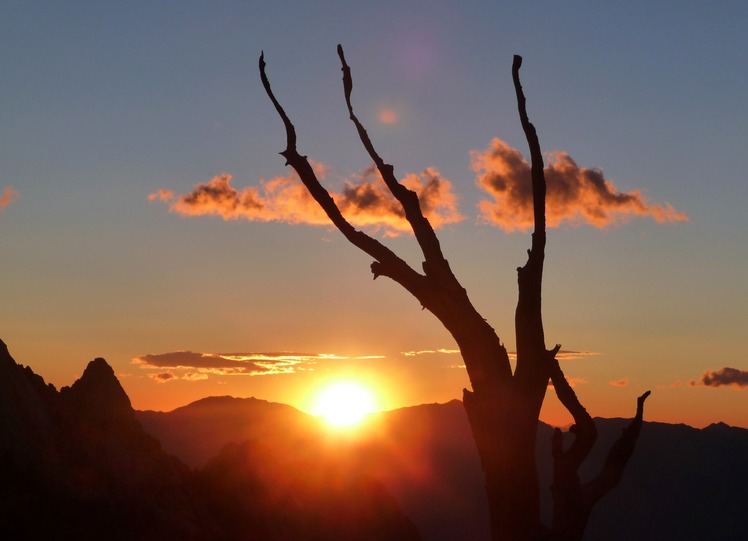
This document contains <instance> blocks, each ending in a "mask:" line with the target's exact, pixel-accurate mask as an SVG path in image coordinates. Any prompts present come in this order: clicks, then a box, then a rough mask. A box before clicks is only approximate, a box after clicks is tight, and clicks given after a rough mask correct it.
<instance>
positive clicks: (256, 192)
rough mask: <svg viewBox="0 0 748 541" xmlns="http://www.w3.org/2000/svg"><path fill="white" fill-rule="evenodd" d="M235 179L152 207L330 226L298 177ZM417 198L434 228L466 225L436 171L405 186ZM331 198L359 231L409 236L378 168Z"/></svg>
mask: <svg viewBox="0 0 748 541" xmlns="http://www.w3.org/2000/svg"><path fill="white" fill-rule="evenodd" d="M313 166H314V169H315V172H316V173H317V176H318V177H319V178H321V179H323V178H325V176H326V175H327V171H328V168H327V167H326V166H324V165H323V164H318V163H314V164H313ZM231 181H232V176H231V175H229V174H222V175H220V176H217V177H214V178H213V179H212V180H210V181H208V182H206V183H202V184H198V185H197V186H195V188H194V189H193V190H192V191H191V192H188V193H186V194H182V195H176V194H175V193H174V192H172V191H170V190H158V191H156V192H154V193H152V194H150V195H149V196H148V199H149V201H152V202H153V201H161V202H168V203H169V210H170V211H172V212H176V213H178V214H181V215H183V216H204V215H216V216H220V217H222V218H223V219H224V220H237V219H245V220H250V221H261V222H270V221H278V222H286V223H293V224H308V225H330V221H329V219H328V218H327V216H326V215H325V213H324V212H323V211H322V209H321V208H320V207H319V205H318V204H317V203H316V201H314V199H313V198H312V196H311V195H310V194H309V192H308V191H307V189H306V187H305V186H304V185H303V184H302V183H301V181H300V180H299V178H298V177H297V176H296V174H295V172H292V173H291V175H289V176H281V177H277V178H274V179H271V180H261V181H260V183H259V185H257V186H248V187H246V188H243V189H241V190H238V189H236V188H234V187H233V186H232V185H231ZM401 182H402V183H403V184H404V185H405V186H407V187H408V188H410V189H411V190H413V191H415V192H416V193H417V194H418V199H419V201H420V203H421V208H422V209H423V212H424V214H425V215H426V217H427V218H428V219H429V221H430V222H431V224H432V225H433V226H434V227H435V228H439V227H441V226H443V225H446V224H449V223H455V222H459V221H461V220H463V219H464V218H463V216H462V215H461V214H460V213H459V211H458V210H457V196H456V195H455V194H454V192H453V191H452V183H451V182H450V181H449V180H447V179H445V178H444V177H442V176H441V174H440V173H439V171H437V170H436V169H434V168H427V169H425V170H424V171H422V172H421V173H420V174H418V175H416V174H409V175H407V176H405V178H403V179H402V181H401ZM331 195H332V197H333V199H335V202H336V203H337V205H338V207H339V208H340V210H341V211H342V212H343V214H344V215H345V216H346V218H347V219H348V220H349V221H350V222H351V223H352V224H353V225H354V226H356V227H368V228H371V229H373V230H375V231H381V232H383V233H384V234H385V235H389V236H396V235H399V234H401V233H404V232H407V231H410V227H409V225H408V223H407V221H406V220H405V216H404V213H403V210H402V208H401V207H400V204H399V203H398V202H397V200H395V198H394V197H393V196H392V194H391V193H390V192H389V190H388V189H387V187H386V186H385V185H384V182H383V181H382V180H381V178H380V175H379V172H378V171H377V170H376V168H374V167H373V166H372V167H369V168H367V169H365V170H364V171H361V172H360V173H357V174H355V175H352V176H351V177H350V178H348V179H345V181H344V186H343V189H342V190H340V191H338V192H335V191H331Z"/></svg>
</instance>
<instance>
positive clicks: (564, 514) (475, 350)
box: [259, 46, 649, 541]
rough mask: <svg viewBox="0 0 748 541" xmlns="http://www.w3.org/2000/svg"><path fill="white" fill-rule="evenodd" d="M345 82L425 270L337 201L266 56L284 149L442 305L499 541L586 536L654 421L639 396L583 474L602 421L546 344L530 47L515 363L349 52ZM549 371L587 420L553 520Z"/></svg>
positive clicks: (324, 201)
mask: <svg viewBox="0 0 748 541" xmlns="http://www.w3.org/2000/svg"><path fill="white" fill-rule="evenodd" d="M338 56H339V57H340V62H341V64H342V71H343V89H344V94H345V102H346V106H347V107H348V113H349V115H350V119H351V120H352V121H353V124H354V125H355V127H356V130H357V131H358V135H359V138H360V139H361V143H362V144H363V145H364V147H365V148H366V151H367V152H368V153H369V156H370V157H371V159H372V160H373V161H374V163H375V164H376V167H377V169H378V170H379V173H380V175H381V177H382V179H384V182H385V184H386V185H387V188H388V189H389V190H390V192H391V193H392V195H393V196H394V197H395V198H396V199H397V200H398V202H399V203H400V205H401V206H402V209H403V211H404V214H405V217H406V219H407V220H408V222H409V224H410V227H411V228H412V230H413V234H414V236H415V239H416V241H417V242H418V244H419V246H420V248H421V251H422V253H423V258H424V261H423V264H422V272H418V271H416V270H415V269H413V268H412V267H410V266H409V265H408V264H407V263H406V262H405V261H404V260H402V259H401V258H400V257H398V256H397V255H396V254H395V253H394V252H393V251H391V250H390V249H389V248H387V247H386V246H385V245H384V244H382V243H381V242H379V241H378V240H376V239H374V238H373V237H371V236H369V235H367V234H366V233H364V232H362V231H359V230H357V229H355V228H354V227H353V226H352V225H351V224H350V223H349V222H348V221H347V220H346V218H345V217H344V216H343V215H342V213H341V212H340V209H339V208H338V207H337V205H336V204H335V201H334V200H333V198H332V197H331V196H330V194H329V193H328V192H327V190H326V189H325V188H324V187H323V186H322V185H321V184H320V182H319V181H318V179H317V177H316V175H315V173H314V170H313V168H312V166H311V165H310V163H309V161H308V160H307V158H306V157H305V156H302V155H300V154H299V152H298V151H297V148H296V130H295V128H294V125H293V124H292V123H291V120H290V119H289V117H288V115H287V114H286V112H285V111H284V109H283V107H282V106H281V105H280V103H279V102H278V100H277V99H276V97H275V95H274V94H273V91H272V89H271V87H270V82H269V80H268V78H267V75H266V73H265V60H264V54H263V55H261V56H260V66H259V67H260V76H261V79H262V84H263V86H264V88H265V91H266V92H267V95H268V97H269V98H270V100H271V101H272V102H273V105H274V106H275V109H276V111H277V112H278V114H279V115H280V117H281V119H282V121H283V124H284V126H285V131H286V149H285V150H284V151H283V152H281V155H282V156H283V157H284V158H285V159H286V165H290V166H291V167H293V168H294V170H295V171H296V173H297V174H298V176H299V178H300V179H301V181H302V182H303V183H304V185H305V186H306V187H307V189H308V190H309V192H310V193H311V195H312V196H313V197H314V199H315V200H316V201H317V203H318V204H319V205H320V207H321V208H322V209H323V210H324V211H325V213H326V214H327V216H328V217H329V219H330V221H331V222H332V223H333V224H334V225H335V227H337V228H338V229H339V230H340V232H341V233H342V234H343V235H344V236H345V238H346V239H347V240H348V241H349V242H350V243H351V244H353V245H354V246H356V247H358V248H359V249H360V250H362V251H364V252H365V253H366V254H368V255H369V256H371V257H372V258H373V259H374V262H373V263H372V264H371V272H372V274H373V275H374V278H375V279H376V278H377V277H379V276H386V277H387V278H390V279H391V280H394V281H395V282H397V283H398V284H400V285H401V286H402V287H403V288H405V289H406V290H407V291H408V292H409V293H410V294H411V295H413V296H414V297H415V298H416V299H417V300H418V301H419V302H420V303H421V305H422V306H423V308H425V309H427V310H429V311H430V312H431V313H432V314H434V315H435V316H436V317H437V318H438V319H439V321H440V322H441V323H442V324H443V325H444V327H445V328H446V329H447V330H448V331H449V332H450V333H451V335H452V336H453V337H454V339H455V341H456V342H457V345H458V347H459V349H460V352H461V354H462V358H463V359H464V362H465V366H466V368H467V373H468V376H469V378H470V385H471V387H472V390H468V389H464V390H463V402H464V405H465V410H466V412H467V416H468V420H469V422H470V426H471V428H472V432H473V436H474V439H475V443H476V446H477V449H478V453H479V455H480V459H481V463H482V466H483V471H484V474H485V482H486V495H487V497H488V502H489V509H490V518H491V538H492V540H493V541H500V540H501V541H529V540H533V541H535V540H564V541H566V540H578V539H581V537H582V535H583V532H584V528H585V525H586V522H587V518H588V516H589V513H590V511H591V509H592V506H593V505H594V504H595V502H596V501H597V500H599V498H600V497H602V495H603V494H605V493H607V492H608V491H609V490H610V489H611V488H613V487H614V486H615V485H616V484H617V483H618V481H619V479H620V476H621V473H622V471H623V469H624V467H625V465H626V462H627V461H628V458H629V457H630V455H631V452H632V451H633V447H634V444H635V442H636V439H637V436H638V433H639V429H640V427H641V424H642V410H643V404H644V400H645V399H646V397H647V396H648V394H649V393H646V394H644V395H642V396H641V397H640V398H639V401H638V408H637V413H636V417H635V418H634V420H633V421H632V422H631V424H630V425H629V427H628V428H627V429H626V430H624V432H623V434H622V435H621V437H620V439H619V440H618V442H617V443H616V444H615V445H614V447H613V448H612V449H611V451H610V454H609V455H608V459H607V461H606V462H605V466H604V468H603V471H602V472H601V473H600V475H599V476H598V477H597V478H596V479H594V480H593V481H591V482H588V483H581V482H580V480H579V477H578V473H577V472H578V469H579V466H580V464H581V463H582V461H583V460H584V459H585V458H586V457H587V455H588V454H589V452H590V450H591V448H592V445H593V443H594V442H595V439H596V437H597V433H596V431H595V425H594V423H593V421H592V418H591V417H590V415H589V414H588V413H587V411H586V410H585V409H584V407H583V406H582V405H581V404H580V403H579V401H578V400H577V397H576V394H575V393H574V391H573V389H572V388H571V386H570V385H569V384H568V382H567V381H566V379H565V378H564V374H563V372H562V371H561V368H560V366H559V364H558V361H557V359H556V354H557V353H558V351H559V349H560V347H561V346H559V345H556V346H555V347H554V348H553V349H550V350H548V349H546V347H545V337H544V334H543V319H542V314H541V284H542V278H543V260H544V256H545V242H546V227H545V192H546V183H545V177H544V174H543V167H544V165H543V156H542V154H541V151H540V143H539V141H538V137H537V134H536V132H535V127H534V126H533V125H532V124H531V123H530V121H529V119H528V116H527V110H526V107H525V96H524V92H523V90H522V86H521V85H520V80H519V69H520V66H521V64H522V58H521V57H520V56H515V57H514V63H513V65H512V77H513V79H514V88H515V90H516V94H517V104H518V109H519V117H520V121H521V123H522V128H523V130H524V133H525V136H526V138H527V142H528V144H529V147H530V156H531V163H532V174H531V177H532V178H531V179H528V180H530V181H531V182H532V193H533V206H534V224H535V228H534V232H533V234H532V244H531V248H530V250H528V252H527V253H528V258H527V262H526V263H525V265H524V266H523V267H519V268H518V269H517V274H518V283H519V300H518V302H517V309H516V313H515V333H516V347H517V360H516V367H515V369H514V371H512V366H511V364H510V362H509V355H508V353H507V350H506V348H505V347H504V344H503V343H502V342H501V340H500V339H499V336H498V335H497V334H496V332H495V331H494V329H493V328H492V327H491V326H490V325H489V324H488V323H487V322H486V320H485V319H484V318H483V317H482V316H481V315H480V314H479V313H478V312H477V310H476V309H475V308H474V307H473V304H472V303H471V302H470V299H469V298H468V295H467V291H466V290H465V288H463V287H462V285H461V284H460V282H459V281H458V280H457V278H456V277H455V276H454V274H453V273H452V270H451V269H450V266H449V263H448V262H447V260H446V259H445V257H444V254H443V253H442V250H441V247H440V244H439V239H438V238H437V236H436V234H435V233H434V230H433V228H432V227H431V224H430V223H429V221H428V220H427V219H426V217H425V216H424V215H423V212H422V210H421V207H420V204H419V201H418V196H417V195H416V193H415V192H413V191H411V190H409V189H408V188H406V187H405V186H403V185H402V184H400V182H399V181H398V180H397V178H396V177H395V173H394V169H393V167H392V165H390V164H388V163H386V162H385V161H384V160H383V159H382V158H381V157H380V156H379V154H378V153H377V151H376V150H375V148H374V145H373V144H372V142H371V140H370V139H369V136H368V134H367V132H366V130H365V129H364V126H363V125H362V124H361V122H360V121H359V119H358V118H357V116H356V114H355V113H354V112H353V105H352V104H351V91H352V89H353V80H352V78H351V69H350V67H349V66H348V64H347V63H346V60H345V56H344V54H343V49H342V47H341V46H338ZM549 380H550V381H551V382H552V384H553V387H554V389H555V392H556V393H557V395H558V397H559V399H560V401H561V403H562V404H563V405H564V406H565V407H566V409H568V410H569V412H570V413H571V414H572V416H573V418H574V420H575V423H576V425H575V427H574V428H573V429H572V430H571V431H572V432H573V436H572V437H573V441H572V443H571V445H570V446H569V447H568V448H567V449H564V444H563V441H562V435H561V432H560V431H558V430H557V431H556V434H555V435H554V439H553V447H552V448H553V460H554V478H553V485H552V493H553V498H554V514H553V524H552V525H551V526H550V527H547V526H544V525H543V524H542V523H541V520H540V498H539V482H538V473H537V466H536V463H535V443H536V442H535V439H536V431H537V427H538V419H539V415H540V408H541V405H542V403H543V400H544V398H545V393H546V389H547V387H548V382H549Z"/></svg>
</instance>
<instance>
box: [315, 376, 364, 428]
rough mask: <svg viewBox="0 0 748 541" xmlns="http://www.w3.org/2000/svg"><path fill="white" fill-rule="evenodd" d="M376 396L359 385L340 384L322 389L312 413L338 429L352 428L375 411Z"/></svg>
mask: <svg viewBox="0 0 748 541" xmlns="http://www.w3.org/2000/svg"><path fill="white" fill-rule="evenodd" d="M375 409H376V401H375V400H374V395H373V394H372V393H371V391H369V390H368V389H367V388H365V387H363V386H362V385H359V384H358V383H351V382H347V381H346V382H338V383H333V384H332V385H329V386H327V387H325V388H324V389H322V391H321V392H320V393H319V394H318V395H317V398H316V400H315V404H314V407H313V408H312V412H313V413H314V414H315V415H318V416H320V417H322V418H323V419H324V420H325V422H327V424H328V425H330V426H332V427H336V428H347V427H352V426H354V425H356V424H358V423H359V422H361V421H362V420H363V419H364V417H366V416H367V415H368V414H369V413H371V412H373V411H375Z"/></svg>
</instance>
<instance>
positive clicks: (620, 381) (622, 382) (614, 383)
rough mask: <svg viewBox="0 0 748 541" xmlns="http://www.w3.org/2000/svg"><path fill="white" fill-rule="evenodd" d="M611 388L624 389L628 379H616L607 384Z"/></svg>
mask: <svg viewBox="0 0 748 541" xmlns="http://www.w3.org/2000/svg"><path fill="white" fill-rule="evenodd" d="M609 383H610V384H611V385H612V386H613V387H626V385H628V384H629V378H621V379H616V380H613V381H610V382H609Z"/></svg>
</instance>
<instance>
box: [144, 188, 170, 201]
mask: <svg viewBox="0 0 748 541" xmlns="http://www.w3.org/2000/svg"><path fill="white" fill-rule="evenodd" d="M171 199H174V192H172V191H171V190H159V191H157V192H154V193H152V194H148V201H150V202H153V201H170V200H171Z"/></svg>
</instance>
